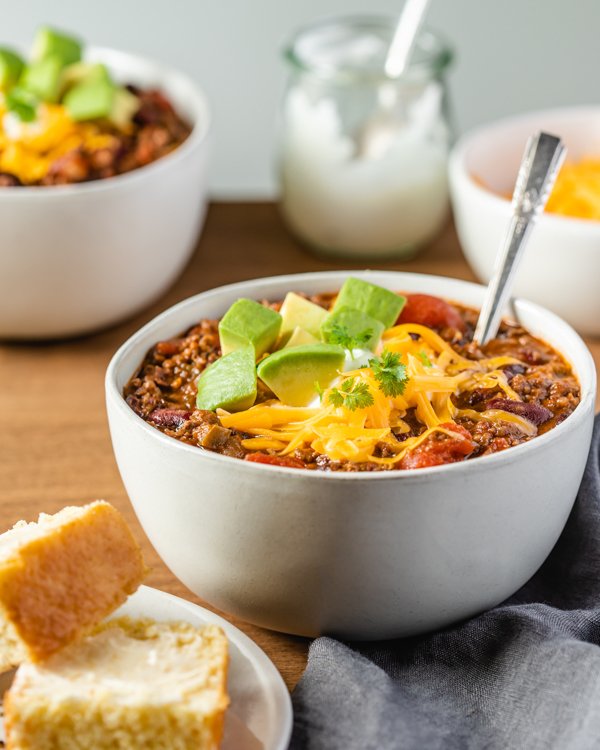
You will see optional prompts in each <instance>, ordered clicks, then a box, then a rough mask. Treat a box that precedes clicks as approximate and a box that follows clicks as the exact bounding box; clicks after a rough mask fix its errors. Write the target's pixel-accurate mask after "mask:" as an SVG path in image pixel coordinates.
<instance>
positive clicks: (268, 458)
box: [244, 453, 306, 469]
mask: <svg viewBox="0 0 600 750" xmlns="http://www.w3.org/2000/svg"><path fill="white" fill-rule="evenodd" d="M244 460H245V461H254V463H257V464H270V465H271V466H287V467H289V468H290V469H304V468H306V467H305V466H304V464H303V463H302V461H300V460H299V459H298V458H294V457H293V456H273V455H272V454H271V453H247V454H246V455H245V456H244Z"/></svg>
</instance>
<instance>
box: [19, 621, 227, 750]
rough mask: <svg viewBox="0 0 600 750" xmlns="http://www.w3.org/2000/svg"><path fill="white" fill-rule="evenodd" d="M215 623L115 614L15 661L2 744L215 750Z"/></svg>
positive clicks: (218, 637)
mask: <svg viewBox="0 0 600 750" xmlns="http://www.w3.org/2000/svg"><path fill="white" fill-rule="evenodd" d="M227 661H228V656H227V639H226V637H225V634H224V633H223V631H222V630H221V628H219V627H217V626H215V625H206V626H205V627H203V628H196V627H194V626H192V625H189V624H188V623H181V622H175V623H173V622H171V623H157V622H154V621H152V620H131V619H129V618H119V619H116V620H113V621H111V622H108V623H107V624H106V625H105V626H103V627H101V628H100V629H99V630H98V631H97V632H95V633H94V634H92V635H88V636H85V637H84V638H83V639H82V640H80V641H78V642H77V643H73V644H71V645H70V646H67V647H66V648H64V649H63V650H62V651H59V652H57V653H56V654H53V655H52V656H51V657H50V658H49V659H47V660H46V661H45V662H43V663H38V664H31V663H24V664H22V665H21V666H20V667H19V669H18V670H17V674H16V676H15V679H14V682H13V685H12V687H11V689H10V690H9V692H8V693H7V694H6V696H5V700H4V711H5V730H6V747H7V748H8V749H9V750H216V748H218V747H219V744H220V742H221V737H222V733H223V722H224V716H225V709H226V708H227V705H228V703H229V700H228V698H227V694H226V688H225V684H226V678H227Z"/></svg>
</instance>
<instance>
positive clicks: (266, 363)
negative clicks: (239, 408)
mask: <svg viewBox="0 0 600 750" xmlns="http://www.w3.org/2000/svg"><path fill="white" fill-rule="evenodd" d="M344 359H345V354H344V350H343V349H342V348H341V347H339V346H333V345H332V344H322V343H318V344H306V345H305V346H294V347H292V348H289V349H280V350H279V351H278V352H274V353H273V354H271V355H269V356H268V357H266V358H265V359H263V360H262V362H261V363H260V364H259V365H258V377H259V378H260V379H261V380H262V381H263V382H264V383H265V384H266V385H268V386H269V388H270V389H271V390H272V391H273V393H274V394H275V395H276V396H277V398H278V399H279V400H280V401H281V402H282V403H284V404H287V405H289V406H306V405H307V404H309V403H310V402H311V401H312V400H313V399H314V398H315V396H316V392H317V391H316V386H315V383H318V385H319V388H327V386H328V385H329V384H330V383H331V381H332V380H333V379H334V378H335V377H336V375H337V373H338V370H339V369H340V368H341V367H342V366H343V364H344Z"/></svg>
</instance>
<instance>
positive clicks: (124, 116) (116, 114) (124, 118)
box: [108, 87, 140, 130]
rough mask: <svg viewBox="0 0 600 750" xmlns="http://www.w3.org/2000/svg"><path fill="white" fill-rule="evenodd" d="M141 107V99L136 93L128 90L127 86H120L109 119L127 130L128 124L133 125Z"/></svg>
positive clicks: (116, 91) (117, 126)
mask: <svg viewBox="0 0 600 750" xmlns="http://www.w3.org/2000/svg"><path fill="white" fill-rule="evenodd" d="M139 108H140V100H139V99H138V97H137V96H136V95H135V94H132V93H131V91H127V89H125V88H122V87H121V88H118V89H116V90H115V97H114V99H113V105H112V109H111V111H110V113H109V115H108V119H109V120H110V121H111V123H112V124H113V125H114V126H115V127H116V128H119V129H120V130H125V129H126V128H127V126H128V125H131V121H132V120H133V116H134V115H135V113H136V112H137V111H138V109H139Z"/></svg>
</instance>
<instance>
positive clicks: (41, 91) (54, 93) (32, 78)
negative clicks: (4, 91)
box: [19, 55, 63, 102]
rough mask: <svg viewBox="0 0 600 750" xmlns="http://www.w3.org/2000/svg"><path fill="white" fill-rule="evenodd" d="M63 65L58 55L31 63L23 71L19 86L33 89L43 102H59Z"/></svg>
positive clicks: (29, 89) (28, 89)
mask: <svg viewBox="0 0 600 750" xmlns="http://www.w3.org/2000/svg"><path fill="white" fill-rule="evenodd" d="M62 67H63V66H62V62H61V60H60V58H59V57H56V55H51V56H50V57H45V58H44V59H43V60H38V61H37V62H34V63H31V65H27V66H26V67H25V68H24V70H23V72H22V73H21V78H20V79H19V86H20V87H21V88H24V89H26V90H27V91H31V93H32V94H35V95H36V96H37V97H39V98H40V99H41V100H42V101H43V102H57V101H58V96H59V94H60V74H61V70H62Z"/></svg>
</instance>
